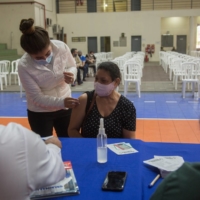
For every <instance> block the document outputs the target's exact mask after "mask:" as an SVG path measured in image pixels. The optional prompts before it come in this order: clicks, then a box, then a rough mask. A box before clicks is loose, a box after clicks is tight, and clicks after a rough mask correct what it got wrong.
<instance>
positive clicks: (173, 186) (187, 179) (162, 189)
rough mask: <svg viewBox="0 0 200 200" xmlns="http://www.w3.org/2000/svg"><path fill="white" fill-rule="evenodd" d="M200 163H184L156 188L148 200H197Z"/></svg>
mask: <svg viewBox="0 0 200 200" xmlns="http://www.w3.org/2000/svg"><path fill="white" fill-rule="evenodd" d="M199 185H200V163H184V164H183V165H182V166H181V167H180V168H179V169H178V170H176V171H174V172H172V173H170V174H169V175H168V176H167V177H166V178H165V179H164V180H163V181H162V182H161V184H160V185H159V186H158V188H157V190H156V191H155V193H154V194H153V195H152V197H151V199H150V200H199V199H200V190H199Z"/></svg>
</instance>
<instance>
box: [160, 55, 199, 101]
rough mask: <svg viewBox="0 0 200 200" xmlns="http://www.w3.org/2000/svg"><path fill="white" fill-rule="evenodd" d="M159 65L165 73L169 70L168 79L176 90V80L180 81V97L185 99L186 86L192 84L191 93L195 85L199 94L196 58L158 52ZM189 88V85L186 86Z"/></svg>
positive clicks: (197, 60) (197, 59)
mask: <svg viewBox="0 0 200 200" xmlns="http://www.w3.org/2000/svg"><path fill="white" fill-rule="evenodd" d="M160 63H161V66H162V67H163V68H164V70H165V71H166V72H167V69H168V68H169V79H170V80H171V79H172V75H173V83H174V85H175V89H176V90H177V83H178V79H180V80H181V81H182V95H183V98H185V90H186V84H187V83H192V84H191V85H192V91H193V93H194V89H195V85H197V89H198V92H199V94H200V88H199V84H200V81H199V79H200V59H199V58H197V57H193V56H189V55H185V54H180V53H177V52H163V51H162V52H160ZM188 87H189V84H188Z"/></svg>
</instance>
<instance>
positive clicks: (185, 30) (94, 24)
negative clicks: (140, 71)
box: [57, 9, 200, 61]
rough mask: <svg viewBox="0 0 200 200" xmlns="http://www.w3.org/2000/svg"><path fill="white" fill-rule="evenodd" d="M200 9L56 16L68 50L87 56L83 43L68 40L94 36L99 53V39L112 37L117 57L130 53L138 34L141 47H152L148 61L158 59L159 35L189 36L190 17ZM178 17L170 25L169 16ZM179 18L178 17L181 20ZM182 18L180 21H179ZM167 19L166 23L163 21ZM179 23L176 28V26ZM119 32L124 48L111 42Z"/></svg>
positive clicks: (117, 38)
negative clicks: (151, 55)
mask: <svg viewBox="0 0 200 200" xmlns="http://www.w3.org/2000/svg"><path fill="white" fill-rule="evenodd" d="M199 13H200V10H199V9H196V10H195V9H193V10H170V11H138V12H137V11H136V12H121V13H82V14H81V13H79V14H58V15H57V19H58V24H60V25H61V26H64V30H65V33H67V44H68V46H69V47H70V48H73V47H75V48H77V49H80V50H82V51H83V53H84V54H85V53H87V41H86V42H76V43H75V42H71V37H78V36H85V37H88V36H91V37H92V36H97V37H98V51H100V37H101V36H110V37H111V51H112V52H114V56H115V57H116V56H120V55H123V54H124V53H126V52H128V51H131V36H133V35H141V36H142V44H143V45H142V46H146V45H147V44H155V54H154V55H153V57H152V58H151V61H157V60H158V52H159V50H160V46H161V33H162V32H165V31H166V30H169V31H170V32H171V33H172V32H174V34H179V33H180V34H186V35H188V34H189V22H188V17H189V16H199ZM172 16H173V17H178V18H177V22H176V23H175V21H174V23H173V25H172V27H171V25H170V23H169V22H170V21H172V20H171V19H170V17H172ZM180 17H181V18H180ZM182 17H183V18H182ZM165 18H166V20H165ZM163 23H164V25H163ZM177 24H178V27H177ZM121 33H125V36H126V37H127V47H113V41H116V40H119V37H120V35H121ZM143 50H144V47H143Z"/></svg>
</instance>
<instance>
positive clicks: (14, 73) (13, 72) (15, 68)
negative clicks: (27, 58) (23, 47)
mask: <svg viewBox="0 0 200 200" xmlns="http://www.w3.org/2000/svg"><path fill="white" fill-rule="evenodd" d="M18 62H19V59H17V60H14V61H12V63H11V71H10V74H9V84H10V85H11V78H12V77H11V76H14V81H15V84H16V78H17V80H18V85H20V79H19V75H18Z"/></svg>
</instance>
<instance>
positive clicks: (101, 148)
mask: <svg viewBox="0 0 200 200" xmlns="http://www.w3.org/2000/svg"><path fill="white" fill-rule="evenodd" d="M97 162H99V163H106V162H107V135H106V134H105V128H104V121H103V118H101V119H100V126H99V133H98V135H97Z"/></svg>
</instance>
